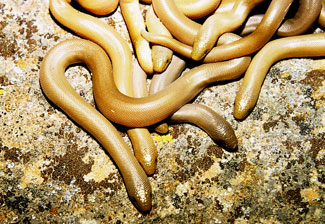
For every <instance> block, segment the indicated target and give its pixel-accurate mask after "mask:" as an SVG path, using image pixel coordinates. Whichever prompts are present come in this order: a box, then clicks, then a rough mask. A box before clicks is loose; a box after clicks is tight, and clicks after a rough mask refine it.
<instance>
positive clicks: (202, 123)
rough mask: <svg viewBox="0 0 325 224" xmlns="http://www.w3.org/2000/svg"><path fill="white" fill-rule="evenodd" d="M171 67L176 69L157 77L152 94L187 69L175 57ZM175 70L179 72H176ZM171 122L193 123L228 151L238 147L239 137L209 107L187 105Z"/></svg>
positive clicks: (183, 63)
mask: <svg viewBox="0 0 325 224" xmlns="http://www.w3.org/2000/svg"><path fill="white" fill-rule="evenodd" d="M170 66H173V67H175V69H171V68H169V67H168V68H167V70H166V71H165V72H164V73H162V74H160V75H157V76H156V77H157V78H156V80H157V81H155V82H154V83H151V85H150V87H151V86H152V87H151V88H150V90H151V91H150V94H154V93H156V92H158V91H161V90H162V89H164V88H166V87H167V86H168V85H170V84H171V83H172V82H173V81H175V80H176V79H177V78H178V77H179V75H180V74H181V72H182V71H183V69H184V68H185V62H184V61H183V60H181V59H179V58H177V57H176V56H174V58H173V60H172V62H171V64H170ZM168 69H169V70H168ZM175 70H178V71H177V72H175ZM170 121H171V122H173V123H192V124H194V125H196V126H198V127H200V128H201V129H203V130H204V131H205V132H206V133H207V134H208V135H209V136H210V137H211V138H212V139H213V140H214V141H216V142H217V143H218V144H220V145H221V146H223V147H225V148H227V149H230V150H233V149H235V148H236V147H237V146H238V141H237V137H236V135H235V132H234V130H233V129H232V127H231V125H230V124H229V123H228V122H227V121H226V120H225V119H224V118H223V117H222V116H220V115H219V114H217V113H216V112H215V111H214V110H212V109H211V108H209V107H208V106H205V105H199V104H185V105H184V106H182V107H181V108H180V109H178V110H177V111H176V112H175V113H174V114H173V115H172V116H171V117H170Z"/></svg>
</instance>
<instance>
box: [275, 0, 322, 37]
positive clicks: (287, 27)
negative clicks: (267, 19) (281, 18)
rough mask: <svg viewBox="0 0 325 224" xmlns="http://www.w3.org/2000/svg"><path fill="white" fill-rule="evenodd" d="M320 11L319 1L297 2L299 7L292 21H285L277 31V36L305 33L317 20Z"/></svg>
mask: <svg viewBox="0 0 325 224" xmlns="http://www.w3.org/2000/svg"><path fill="white" fill-rule="evenodd" d="M321 9H322V2H321V1H320V0H299V7H298V10H297V12H296V13H295V15H294V17H293V18H292V19H287V20H286V21H285V22H284V23H283V24H282V25H281V26H280V27H279V29H278V31H277V35H278V36H281V37H284V36H295V35H299V34H303V33H305V32H307V31H308V30H309V29H310V28H311V27H312V25H313V24H314V23H315V21H316V20H317V18H318V16H319V14H320V11H321Z"/></svg>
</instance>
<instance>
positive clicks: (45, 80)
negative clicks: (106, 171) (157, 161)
mask: <svg viewBox="0 0 325 224" xmlns="http://www.w3.org/2000/svg"><path fill="white" fill-rule="evenodd" d="M75 63H85V64H86V65H87V67H88V68H89V70H90V71H91V73H92V76H93V79H94V78H96V77H97V76H101V75H104V76H110V75H111V74H107V73H111V72H112V66H111V62H110V60H109V58H108V57H107V55H106V53H105V51H103V49H102V48H100V47H99V46H98V45H97V44H95V43H93V42H91V41H88V40H82V39H72V40H66V41H62V42H60V43H59V44H57V45H55V46H54V47H52V48H51V49H50V50H49V51H48V52H47V54H46V55H45V57H44V59H43V61H42V63H41V68H40V84H41V87H42V89H43V91H44V93H45V95H46V96H47V97H48V98H49V99H50V100H51V101H52V102H53V103H54V104H55V105H57V106H58V107H59V108H61V109H62V110H63V111H64V112H65V113H66V114H67V115H68V116H69V117H70V118H71V119H72V120H74V121H75V122H76V123H78V124H79V125H80V126H81V127H83V128H84V129H85V130H86V131H87V132H89V133H90V134H91V135H92V136H93V137H94V138H95V139H97V140H98V142H99V143H100V144H101V145H102V146H103V147H104V148H105V150H106V151H107V152H108V153H109V155H110V156H111V157H112V159H113V160H114V162H115V163H116V165H117V167H118V168H119V170H120V172H121V175H122V177H123V180H124V183H125V187H126V190H127V192H128V195H129V197H130V199H131V201H132V202H133V203H134V205H135V207H137V208H138V209H139V210H140V211H144V212H145V211H149V210H150V209H151V203H152V202H151V201H152V199H151V186H150V183H149V180H148V178H147V175H146V173H145V172H144V170H143V169H142V167H141V166H140V164H139V163H138V161H137V160H136V158H135V157H134V155H133V154H132V151H131V149H130V148H129V147H128V146H127V145H126V143H125V142H124V140H123V138H122V137H121V135H120V133H119V132H118V131H117V130H116V128H115V127H114V126H113V125H112V124H111V122H109V121H108V120H107V119H106V118H105V117H104V116H103V115H102V114H101V113H100V112H98V111H97V110H96V109H95V108H93V107H92V106H91V105H90V104H89V103H87V102H86V101H85V100H84V99H83V98H82V97H81V96H80V95H79V94H77V93H76V91H75V90H74V89H73V88H72V86H71V85H70V84H69V82H68V81H67V79H66V77H65V74H64V73H65V70H66V69H67V67H68V66H70V65H73V64H75Z"/></svg>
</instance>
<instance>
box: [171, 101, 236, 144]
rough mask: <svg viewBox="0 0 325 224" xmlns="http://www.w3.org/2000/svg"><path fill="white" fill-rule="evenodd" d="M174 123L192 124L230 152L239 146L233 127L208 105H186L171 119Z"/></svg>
mask: <svg viewBox="0 0 325 224" xmlns="http://www.w3.org/2000/svg"><path fill="white" fill-rule="evenodd" d="M170 120H171V121H172V122H174V123H192V124H195V125H197V126H198V127H200V128H201V129H203V130H204V131H205V132H206V133H207V134H208V135H209V136H210V137H211V138H212V139H213V140H214V141H216V142H217V143H218V144H220V145H221V146H223V147H224V148H226V149H228V150H234V149H236V148H237V146H238V141H237V137H236V135H235V132H234V130H233V129H232V127H231V125H230V124H229V123H228V122H227V121H226V120H225V119H224V118H223V117H222V116H220V115H219V114H217V113H216V112H215V111H214V110H212V109H211V108H209V107H208V106H206V105H200V104H185V105H184V106H182V107H181V108H180V109H179V110H178V111H176V112H175V113H174V114H173V115H172V116H171V118H170Z"/></svg>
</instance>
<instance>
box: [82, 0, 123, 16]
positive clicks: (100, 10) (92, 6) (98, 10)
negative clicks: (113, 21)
mask: <svg viewBox="0 0 325 224" xmlns="http://www.w3.org/2000/svg"><path fill="white" fill-rule="evenodd" d="M77 2H78V3H79V4H80V5H81V6H82V7H83V8H84V9H86V10H87V11H88V12H91V13H94V14H96V15H107V14H110V13H112V12H114V11H115V10H116V8H117V6H118V2H119V0H77Z"/></svg>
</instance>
